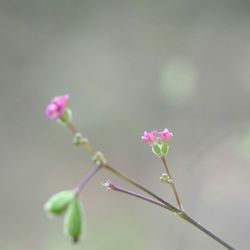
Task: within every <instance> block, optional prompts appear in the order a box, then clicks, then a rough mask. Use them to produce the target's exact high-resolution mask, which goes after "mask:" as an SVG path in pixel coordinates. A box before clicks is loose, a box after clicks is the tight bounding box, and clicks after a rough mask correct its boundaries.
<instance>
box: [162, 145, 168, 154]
mask: <svg viewBox="0 0 250 250" xmlns="http://www.w3.org/2000/svg"><path fill="white" fill-rule="evenodd" d="M168 150H169V145H168V144H166V143H162V144H161V154H162V155H163V156H165V155H166V154H167V153H168Z"/></svg>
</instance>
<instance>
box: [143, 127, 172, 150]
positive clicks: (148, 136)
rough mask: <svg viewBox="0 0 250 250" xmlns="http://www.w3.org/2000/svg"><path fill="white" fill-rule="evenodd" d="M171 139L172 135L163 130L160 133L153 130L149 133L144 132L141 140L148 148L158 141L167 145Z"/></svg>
mask: <svg viewBox="0 0 250 250" xmlns="http://www.w3.org/2000/svg"><path fill="white" fill-rule="evenodd" d="M172 137H173V133H172V132H170V131H169V130H168V129H166V128H165V129H164V130H163V131H160V132H158V131H157V130H153V131H151V132H147V131H145V132H144V134H143V136H142V137H141V138H142V140H143V141H145V142H146V143H148V144H149V145H150V146H153V145H155V144H157V143H158V140H160V142H161V143H165V144H167V143H168V142H169V140H170V139H171V138H172Z"/></svg>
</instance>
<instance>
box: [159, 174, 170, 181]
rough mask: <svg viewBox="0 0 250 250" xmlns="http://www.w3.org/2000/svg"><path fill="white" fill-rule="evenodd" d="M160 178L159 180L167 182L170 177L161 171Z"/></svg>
mask: <svg viewBox="0 0 250 250" xmlns="http://www.w3.org/2000/svg"><path fill="white" fill-rule="evenodd" d="M160 180H161V182H164V183H169V181H170V178H169V176H168V175H167V173H163V174H162V175H161V177H160Z"/></svg>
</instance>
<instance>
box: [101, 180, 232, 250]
mask: <svg viewBox="0 0 250 250" xmlns="http://www.w3.org/2000/svg"><path fill="white" fill-rule="evenodd" d="M104 186H105V187H106V188H109V189H110V190H114V191H117V192H120V193H124V194H127V195H130V196H133V197H135V198H139V199H141V200H144V201H147V202H150V203H152V204H154V205H156V206H159V207H162V208H165V209H168V210H169V208H168V207H167V206H165V205H163V204H162V203H160V202H158V201H154V200H152V199H150V198H148V197H146V196H144V195H141V194H138V193H135V192H133V191H130V190H127V189H124V188H122V187H119V186H117V185H115V184H114V183H112V182H111V181H107V182H106V183H105V184H104ZM109 189H108V190H109ZM176 215H178V216H179V217H181V218H182V219H184V220H186V221H188V222H189V223H191V224H192V225H194V226H195V227H197V228H198V229H200V230H201V231H202V232H204V233H206V234H207V235H209V236H210V237H212V238H213V239H214V240H216V241H217V242H219V243H221V244H222V245H223V246H224V247H226V248H228V249H230V250H235V248H233V247H231V246H230V245H229V244H228V243H226V242H225V241H224V240H222V239H220V238H219V237H218V236H217V235H215V234H214V233H212V232H211V231H209V230H208V229H207V228H205V227H204V226H202V225H201V224H200V223H199V222H197V221H195V220H194V219H193V218H192V217H190V216H189V215H188V214H186V213H185V212H182V213H178V214H176Z"/></svg>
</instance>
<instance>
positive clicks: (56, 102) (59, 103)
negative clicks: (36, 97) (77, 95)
mask: <svg viewBox="0 0 250 250" xmlns="http://www.w3.org/2000/svg"><path fill="white" fill-rule="evenodd" d="M68 100H69V95H63V96H57V97H54V98H53V99H52V100H51V102H50V104H49V105H48V106H47V109H46V115H47V116H48V118H50V119H58V118H60V117H61V116H63V114H64V112H65V110H66V108H67V104H68Z"/></svg>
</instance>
